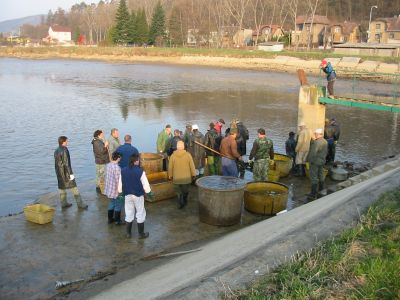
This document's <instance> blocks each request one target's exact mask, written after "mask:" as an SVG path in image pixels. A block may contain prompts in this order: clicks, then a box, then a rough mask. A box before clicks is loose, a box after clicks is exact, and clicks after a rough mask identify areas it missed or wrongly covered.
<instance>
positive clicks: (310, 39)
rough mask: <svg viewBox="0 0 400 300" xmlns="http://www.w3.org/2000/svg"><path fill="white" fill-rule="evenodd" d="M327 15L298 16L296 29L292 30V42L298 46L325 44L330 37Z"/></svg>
mask: <svg viewBox="0 0 400 300" xmlns="http://www.w3.org/2000/svg"><path fill="white" fill-rule="evenodd" d="M329 26H330V21H329V19H328V17H327V16H321V15H314V17H312V16H298V17H297V18H296V29H295V30H293V31H292V32H291V44H292V45H296V46H307V45H308V44H309V45H310V46H313V47H318V46H323V45H324V44H325V43H326V42H327V41H328V39H329V38H330V37H329V35H330V32H329Z"/></svg>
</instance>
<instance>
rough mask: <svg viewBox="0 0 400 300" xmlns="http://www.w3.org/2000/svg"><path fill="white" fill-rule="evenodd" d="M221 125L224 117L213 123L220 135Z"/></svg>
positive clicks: (223, 122)
mask: <svg viewBox="0 0 400 300" xmlns="http://www.w3.org/2000/svg"><path fill="white" fill-rule="evenodd" d="M223 125H225V121H224V119H219V120H218V121H217V122H215V123H214V129H215V131H216V132H217V133H218V134H219V135H221V132H222V126H223Z"/></svg>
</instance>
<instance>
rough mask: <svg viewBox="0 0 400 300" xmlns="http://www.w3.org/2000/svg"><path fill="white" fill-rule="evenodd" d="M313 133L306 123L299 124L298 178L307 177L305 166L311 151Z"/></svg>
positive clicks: (297, 146)
mask: <svg viewBox="0 0 400 300" xmlns="http://www.w3.org/2000/svg"><path fill="white" fill-rule="evenodd" d="M310 142H311V132H310V130H309V129H308V128H307V126H306V124H305V123H304V122H300V123H299V131H298V132H297V142H296V148H295V152H296V166H297V171H298V173H297V174H296V176H301V177H303V176H306V170H305V164H306V159H307V155H308V151H309V150H310Z"/></svg>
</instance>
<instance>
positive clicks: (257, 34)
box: [253, 24, 285, 42]
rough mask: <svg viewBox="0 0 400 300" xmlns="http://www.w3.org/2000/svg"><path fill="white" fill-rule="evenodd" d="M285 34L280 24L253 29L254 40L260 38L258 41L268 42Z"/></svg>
mask: <svg viewBox="0 0 400 300" xmlns="http://www.w3.org/2000/svg"><path fill="white" fill-rule="evenodd" d="M284 34H285V33H284V31H283V28H282V26H280V25H276V24H271V25H262V26H260V28H259V30H253V41H254V42H256V41H257V39H258V42H268V41H271V40H276V39H278V38H281V37H283V35H284Z"/></svg>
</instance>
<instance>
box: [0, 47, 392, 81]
mask: <svg viewBox="0 0 400 300" xmlns="http://www.w3.org/2000/svg"><path fill="white" fill-rule="evenodd" d="M97 49H98V50H97ZM118 49H119V48H115V49H114V50H112V48H107V50H104V51H103V50H102V49H101V48H93V49H92V51H89V50H90V49H89V50H87V51H74V50H71V51H68V49H62V48H39V50H38V49H36V48H32V49H25V48H20V49H18V48H3V49H1V48H0V57H13V58H24V59H82V60H100V61H107V62H126V63H167V64H179V65H197V66H207V67H222V68H234V69H250V70H260V71H277V72H290V73H295V72H296V71H297V70H298V69H304V70H305V71H306V73H308V74H313V75H318V74H320V69H319V65H320V63H321V61H320V60H315V59H314V60H304V59H300V58H297V57H293V56H290V55H279V54H278V55H276V56H273V57H272V56H271V58H259V57H231V56H207V55H197V56H195V55H190V54H179V53H176V55H165V56H164V55H157V54H152V53H151V52H149V53H147V52H143V53H142V54H137V53H136V52H134V51H133V50H132V53H129V52H126V51H122V50H120V51H119V50H118ZM29 50H31V51H29ZM326 56H327V57H326V58H327V59H328V60H329V61H330V62H331V63H332V65H333V66H334V67H335V69H336V71H337V72H338V75H339V77H341V78H352V77H354V76H356V77H357V78H362V79H365V80H376V81H393V80H395V79H394V78H393V76H397V75H399V74H400V73H399V64H396V63H393V64H388V63H384V62H379V61H370V60H362V59H361V58H360V57H343V58H330V57H329V53H327V54H326Z"/></svg>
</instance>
